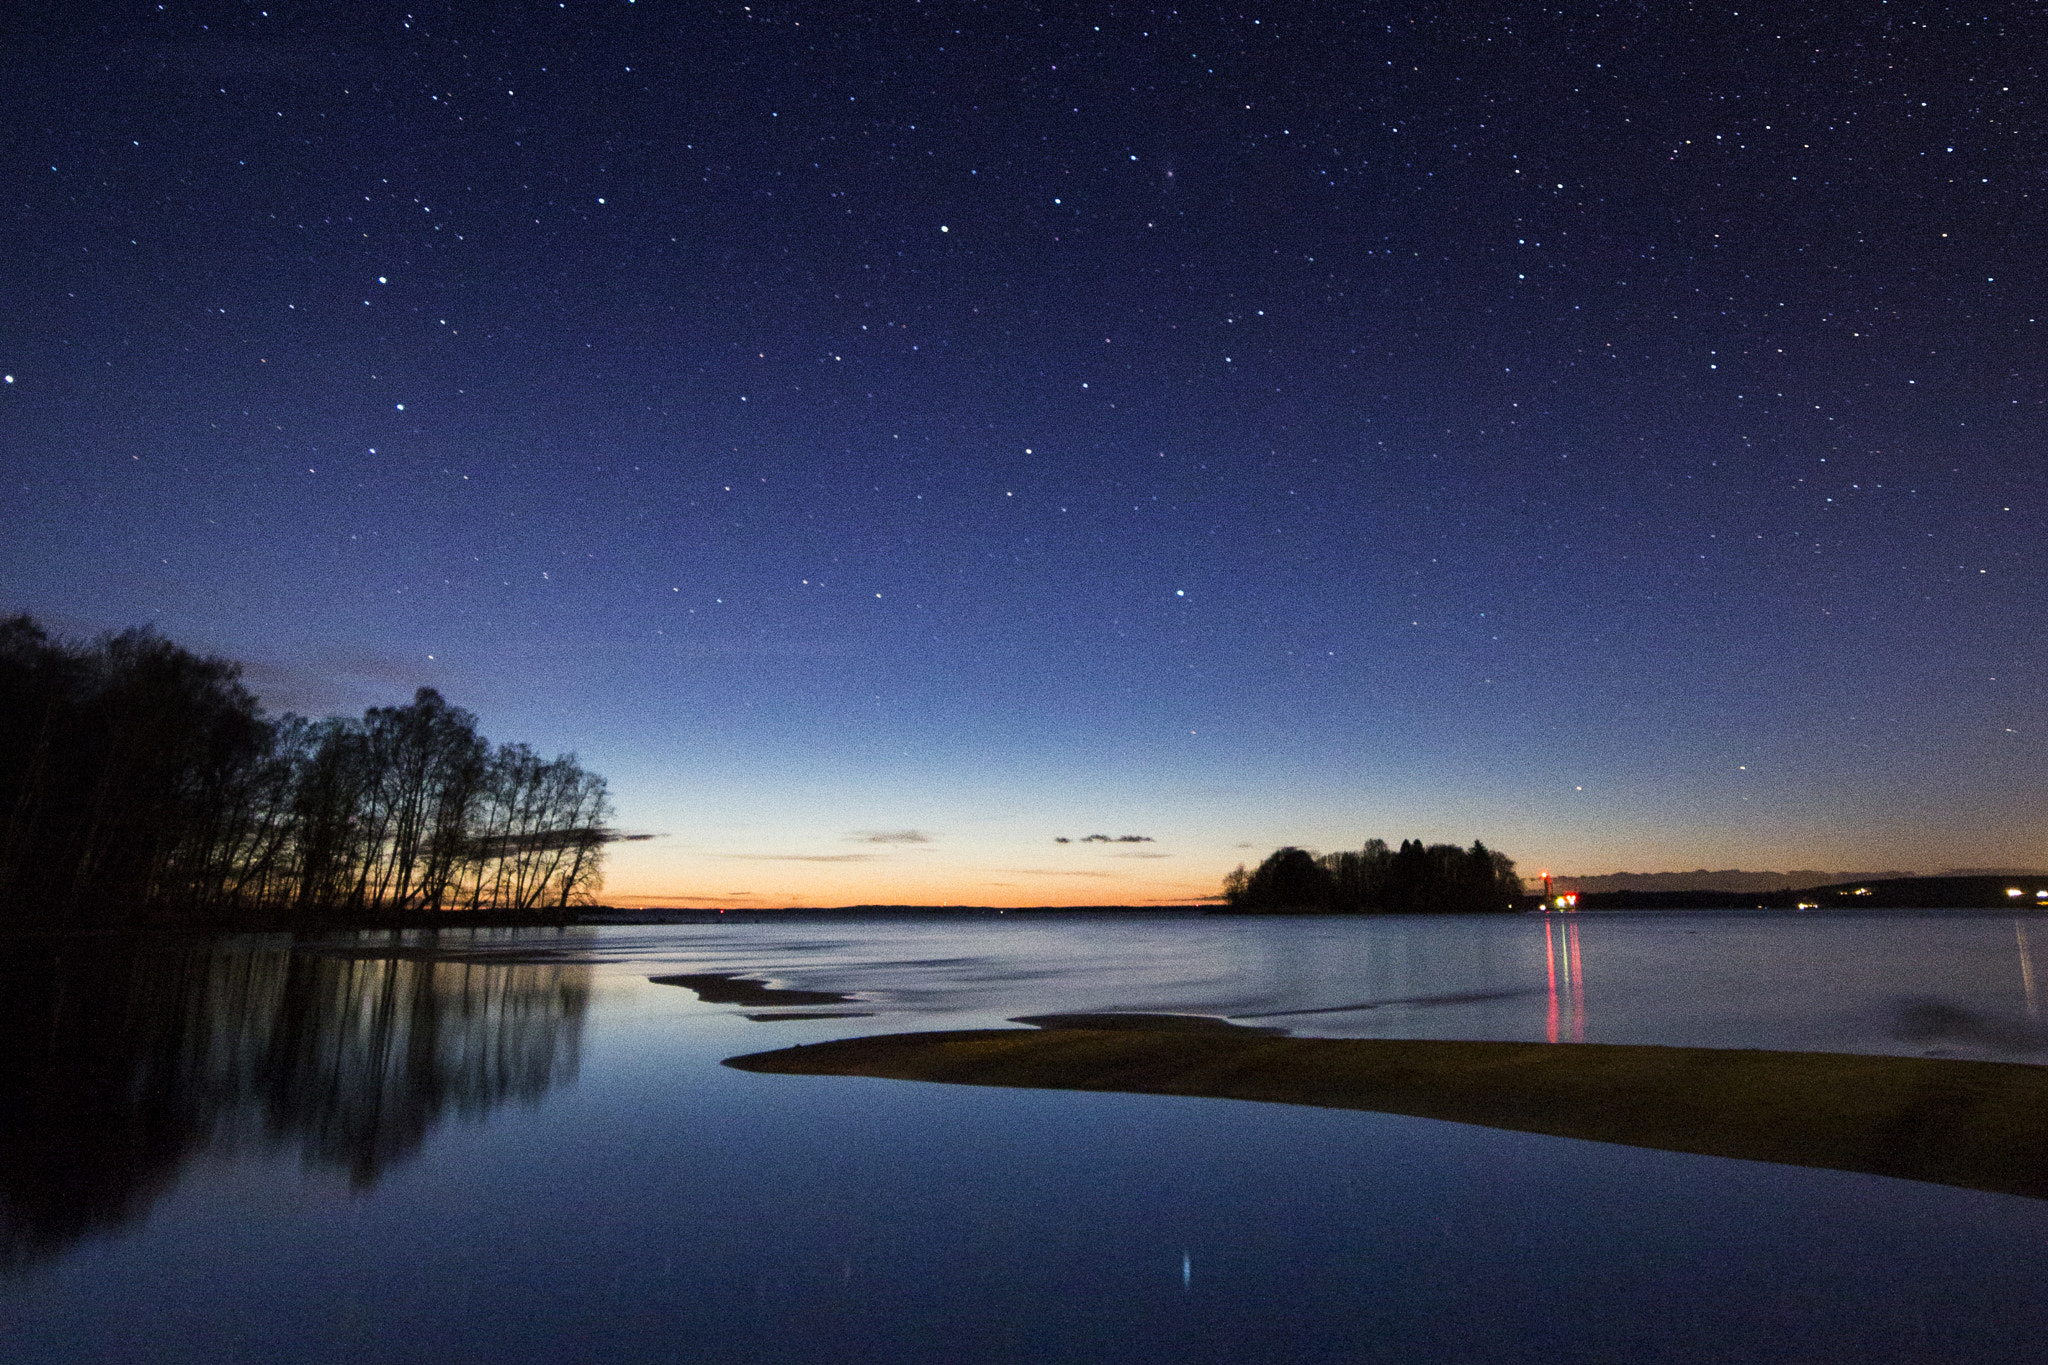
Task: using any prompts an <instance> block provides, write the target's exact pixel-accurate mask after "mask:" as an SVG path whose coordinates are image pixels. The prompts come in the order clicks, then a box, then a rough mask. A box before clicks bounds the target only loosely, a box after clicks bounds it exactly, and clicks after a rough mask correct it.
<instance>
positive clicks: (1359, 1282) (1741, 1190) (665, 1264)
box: [0, 913, 2048, 1365]
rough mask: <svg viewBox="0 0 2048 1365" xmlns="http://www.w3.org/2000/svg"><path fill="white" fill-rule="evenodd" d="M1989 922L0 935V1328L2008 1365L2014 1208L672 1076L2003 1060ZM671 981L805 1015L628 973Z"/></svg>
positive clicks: (36, 1358) (1074, 1356) (814, 1347)
mask: <svg viewBox="0 0 2048 1365" xmlns="http://www.w3.org/2000/svg"><path fill="white" fill-rule="evenodd" d="M2030 934H2032V935H2033V937H2034V938H2035V939H2039V940H2048V918H2044V919H2042V920H2039V921H2035V920H2015V919H2014V918H2013V917H2012V916H2009V915H2008V916H1991V915H1982V916H1979V915H1925V914H1915V915H1894V916H1872V917H1867V918H1860V919H1854V920H1850V919H1841V918H1824V917H1800V916H1767V915H1721V914H1704V913H1703V914H1659V915H1582V916H1574V917H1569V918H1566V917H1559V918H1555V919H1550V920H1541V919H1532V918H1512V919H1509V918H1499V919H1494V918H1488V919H1468V920H1430V919H1420V920H1398V921H1370V920H1365V921H1357V920H1322V919H1315V920H1290V919H1259V920H1231V919H1222V918H1196V917H1179V916H1148V917H1139V916H1134V917H1129V918H1117V919H1101V918H1088V919H1080V918H1062V917H1045V918H1020V917H1016V916H1003V917H993V916H991V917H981V918H967V917H962V918H951V919H925V920H905V919H879V918H878V919H874V920H863V921H849V920H831V921H824V920H819V921H812V922H807V923H763V922H759V921H755V922H751V923H745V924H721V923H712V924H706V925H679V926H673V927H664V928H655V929H649V928H618V929H604V930H595V931H585V932H581V933H568V934H561V935H557V934H552V933H538V934H532V933H526V934H498V935H481V936H476V937H471V936H468V935H462V936H450V935H444V936H442V938H441V939H440V940H439V941H438V942H434V941H431V940H428V939H425V938H422V937H419V936H411V937H408V938H406V939H404V940H402V941H399V942H396V943H394V942H393V941H392V940H390V939H388V938H384V937H378V938H374V939H364V940H360V941H344V940H336V941H333V942H329V943H325V944H318V945H307V944H300V945H296V946H294V945H292V944H290V943H288V942H285V941H281V940H260V939H240V940H227V941H217V942H208V943H192V942H189V941H188V942H182V943H179V942H167V941H155V942H147V943H144V942H126V941H102V942H97V943H93V944H79V943H76V942H72V943H66V944H63V945H61V946H59V945H54V944H50V943H40V944H39V943H35V942H23V941H15V942H12V943H8V944H6V945H5V946H4V954H5V955H4V966H0V1360H4V1361H7V1362H10V1365H30V1363H31V1362H46V1361H47V1362H55V1361H65V1362H70V1361H150V1362H182V1361H193V1362H202V1361H203V1362H209V1363H211V1362H232V1361H334V1362H343V1361H346V1362H383V1361H421V1362H436V1363H437V1365H441V1363H449V1362H461V1361H478V1362H483V1361H490V1362H524V1361H535V1362H539V1361H548V1362H555V1361H636V1362H638V1361H648V1362H656V1361H703V1362H764V1363H765V1362H804V1361H830V1362H834V1363H835V1365H839V1363H841V1362H868V1361H891V1362H895V1361H903V1362H916V1361H962V1362H983V1361H988V1362H995V1361H1019V1362H1026V1361H1033V1362H1035V1361H1077V1362H1079V1361H1090V1362H1096V1361H1110V1362H1152V1361H1158V1362H1176V1363H1177V1365H1178V1363H1181V1362H1209V1361H1214V1362H1230V1363H1231V1365H1242V1363H1243V1362H1258V1361H1326V1360H1327V1361H1340V1360H1341V1361H1350V1360H1358V1361H1524V1360H1526V1361H1617V1362H1621V1361H1628V1362H1642V1361H1700V1360H1740V1361H1788V1362H1789V1361H1799V1362H1815V1361H1854V1362H1857V1363H1858V1365H1867V1363H1868V1362H1877V1361H1914V1362H1919V1361H1973V1362H1974V1361H2027V1362H2034V1361H2038V1360H2041V1359H2043V1358H2048V1203H2043V1202H2040V1201H2034V1200H2027V1199H2021V1198H2015V1197H2010V1196H2001V1195H1991V1194H1982V1193H1976V1192H1971V1191H1964V1190H1955V1189H1948V1188H1945V1187H1938V1186H1931V1185H1919V1184H1913V1183H1909V1182H1904V1181H1897V1180H1889V1179H1885V1178H1882V1177H1873V1176H1858V1175H1849V1174H1842V1173H1838V1172H1828V1171H1812V1170H1803V1169H1796V1168H1788V1167H1778V1166H1768V1165H1761V1164H1756V1163H1749V1162H1740V1161H1731V1160H1724V1159H1717V1158H1710V1157H1692V1156H1681V1155H1673V1154H1668V1153H1659V1152H1649V1151H1641V1150H1636V1149H1631V1148H1623V1147H1613V1146H1605V1145H1600V1144H1594V1143H1586V1142H1577V1141H1572V1140H1569V1139H1560V1138H1546V1137H1538V1136H1530V1135H1524V1134H1515V1133H1504V1132H1496V1131H1492V1130H1487V1129H1481V1128H1471V1127H1463V1126H1459V1125H1454V1124H1446V1123H1438V1122H1433V1121H1429V1120H1421V1119H1409V1118H1400V1117H1393V1116H1383V1115H1376V1114H1362V1113H1350V1112H1336V1111H1319V1110H1310V1109H1298V1108H1289V1107H1283V1106H1272V1105H1254V1104H1244V1103H1237V1102H1232V1101H1218V1100H1197V1099H1176V1098H1163V1097H1148V1096H1129V1095H1084V1094H1069V1093H1059V1092H1024V1091H1004V1090H991V1089H976V1088H955V1087H947V1086H938V1085H922V1084H916V1083H909V1082H892V1081H875V1080H857V1079H845V1078H821V1077H792V1076H764V1075H753V1074H748V1073H743V1072H739V1071H735V1070H732V1069H729V1068H725V1067H721V1066H720V1065H718V1063H719V1061H720V1060H721V1059H723V1058H726V1057H730V1056H734V1055H737V1054H741V1053H746V1052H753V1051H760V1050H763V1049H767V1048H772V1047H780V1046H787V1045H789V1044H792V1043H797V1042H808V1041H816V1040H819V1039H823V1038H828V1037H842V1036H849V1035H854V1034H861V1033H869V1032H900V1031H905V1030H911V1029H925V1028H961V1027H982V1026H989V1025H993V1024H997V1023H1000V1022H1001V1021H1002V1020H1004V1019H1006V1018H1008V1017H1010V1016H1014V1015H1019V1014H1030V1013H1050V1012H1058V1011H1073V1010H1102V1009H1115V1010H1141V1011H1159V1010H1174V1011H1189V1012H1199V1013H1207V1014H1219V1015H1231V1016H1238V1017H1246V1018H1248V1017H1250V1016H1259V1022H1261V1023H1265V1024H1269V1025H1284V1026H1287V1027H1290V1028H1293V1029H1296V1030H1297V1031H1300V1032H1305V1033H1318V1034H1325V1035H1342V1036H1374V1037H1404V1036H1405V1037H1454V1038H1455V1037H1465V1038H1511V1039H1514V1038H1519V1039H1537V1040H1541V1039H1553V1040H1555V1041H1557V1042H1558V1043H1559V1044H1560V1045H1568V1044H1569V1043H1571V1042H1573V1041H1595V1042H1649V1043H1673V1044H1689V1045H1705V1046H1751V1047H1781V1048H1815V1049H1824V1050H1838V1051H1881V1052H1902V1053H1908V1054H1916V1055H1917V1054H1926V1053H1934V1054H1937V1055H1955V1056H1969V1057H1990V1058H1996V1059H2002V1060H2015V1061H2031V1062H2042V1061H2048V1027H2044V1021H2043V1020H2042V1019H2041V1018H2040V1012H2041V1002H2040V1000H2039V999H2038V996H2037V991H2036V977H2035V966H2034V959H2033V947H2032V943H2031V942H2030V940H2029V935H2030ZM2043 966H2044V967H2048V963H2044V964H2043ZM721 973H722V974H749V973H751V974H754V975H756V976H757V977H760V978H762V979H765V980H767V981H769V982H770V983H772V984H774V985H779V986H783V987H789V988H796V989H802V990H807V991H811V992H826V993H837V994H844V995H848V996H852V997H854V999H852V1000H850V1001H845V1002H839V1003H832V1002H830V1001H829V1000H828V999H822V998H820V997H818V996H815V995H814V996H809V997H796V998H795V1000H797V1001H808V1003H792V1000H791V998H788V997H785V998H783V999H782V1000H779V1001H778V1000H777V999H776V998H775V997H773V996H767V997H763V998H761V999H760V1000H758V1001H755V1002H753V1003H749V1002H748V1001H747V999H746V998H745V993H744V992H742V993H741V999H740V1000H739V1001H738V1002H737V1003H730V1004H708V1003H704V1002H703V1001H702V1000H701V999H700V998H699V995H698V993H697V992H695V991H693V990H691V989H687V988H684V987H680V986H675V985H661V984H655V983H653V982H651V981H650V980H649V978H651V977H661V976H673V975H686V976H699V977H701V976H705V975H709V974H721ZM700 984H701V983H700ZM2041 989H2043V990H2048V980H2044V981H2043V982H2042V983H2041ZM712 993H713V994H714V995H716V994H719V992H717V991H715V990H714V991H713V992H712ZM728 994H729V992H728ZM853 1013H864V1014H866V1015H867V1016H868V1017H845V1016H847V1015H849V1014H853Z"/></svg>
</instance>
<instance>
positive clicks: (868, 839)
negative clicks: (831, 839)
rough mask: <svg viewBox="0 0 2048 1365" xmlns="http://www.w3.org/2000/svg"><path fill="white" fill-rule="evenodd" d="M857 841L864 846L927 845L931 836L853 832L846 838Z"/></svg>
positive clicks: (911, 831) (907, 831)
mask: <svg viewBox="0 0 2048 1365" xmlns="http://www.w3.org/2000/svg"><path fill="white" fill-rule="evenodd" d="M846 837H847V838H849V839H858V840H860V841H861V842H862V843H864V844H928V843H930V842H931V841H932V836H931V835H929V834H926V833H925V832H924V831H922V830H915V829H899V830H855V831H854V832H853V833H852V834H849V835H847V836H846Z"/></svg>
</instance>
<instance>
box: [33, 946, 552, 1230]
mask: <svg viewBox="0 0 2048 1365" xmlns="http://www.w3.org/2000/svg"><path fill="white" fill-rule="evenodd" d="M589 979H590V969H589V968H588V967H587V966H582V965H577V964H573V963H560V962H547V963H533V962H502V963H500V962H475V961H459V962H451V961H441V960H435V959H433V958H432V957H430V956H426V955H423V954H419V953H417V952H409V953H406V954H405V955H404V956H402V957H390V958H378V957H374V956H369V955H366V954H364V953H361V952H357V953H352V954H349V955H347V956H331V955H324V954H319V953H308V952H304V951H293V949H292V947H291V945H290V944H289V943H287V942H285V941H282V940H275V939H273V940H255V941H252V940H248V939H242V940H235V941H213V942H207V943H202V944H193V943H190V942H186V943H183V944H163V943H156V944H146V943H138V942H133V941H114V940H108V941H97V942H92V941H77V940H73V941H66V942H62V943H58V942H41V943H29V944H17V945H13V946H12V947H11V948H10V949H9V950H8V951H7V952H6V953H5V954H4V957H0V1040H4V1046H0V1269H6V1268H19V1267H22V1266H25V1265H27V1264H30V1263H32V1262H35V1261H39V1260H43V1259H46V1258H48V1257H50V1256H53V1255H55V1254H58V1253H60V1252H62V1251H63V1250H64V1249H65V1248H67V1247H68V1246H70V1245H71V1244H72V1243H73V1242H75V1241H77V1240H78V1239H79V1238H81V1237H84V1236H86V1235H88V1234H91V1233H93V1232H96V1231H102V1230H110V1229H113V1228H117V1227H119V1226H121V1225H123V1224H125V1223H128V1222H130V1221H132V1220H134V1219H136V1218H138V1217H140V1216H141V1215H142V1214H144V1213H146V1212H147V1211H148V1209H149V1206H150V1205H151V1203H152V1202H153V1201H154V1200H155V1199H156V1198H157V1196H158V1195H160V1194H162V1193H163V1192H164V1191H165V1190H167V1189H169V1188H170V1186H171V1185H172V1184H173V1183H174V1181H175V1179H176V1177H177V1174H178V1171H179V1169H180V1167H181V1166H182V1165H183V1164H184V1162H185V1161H186V1160H187V1159H188V1158H189V1157H191V1156H192V1155H194V1154H195V1153H197V1152H198V1151H199V1150H201V1149H202V1148H203V1147H205V1146H206V1145H207V1144H208V1143H210V1142H215V1141H228V1140H236V1139H248V1138H251V1137H254V1138H255V1139H256V1140H261V1141H266V1142H270V1143H274V1144H278V1145H295V1146H297V1147H298V1148H299V1150H300V1151H301V1153H302V1154H303V1156H304V1159H305V1160H306V1161H307V1162H308V1163H309V1164H313V1165H319V1166H326V1167H331V1168H338V1169H341V1170H345V1171H347V1172H348V1174H349V1177H350V1179H351V1180H352V1181H354V1182H355V1183H357V1184H359V1185H367V1184H370V1183H371V1182H373V1181H375V1180H376V1179H377V1178H378V1176H379V1175H380V1174H381V1173H382V1172H383V1171H384V1170H385V1168H386V1167H388V1166H390V1165H391V1164H392V1163H393V1162H396V1161H400V1160H403V1159H404V1158H405V1157H407V1156H408V1155H410V1154H411V1153H412V1152H413V1151H414V1150H415V1149H416V1148H418V1147H419V1145H420V1144H421V1142H422V1141H424V1140H425V1138H426V1135H427V1133H428V1132H429V1131H430V1130H431V1129H432V1128H433V1127H434V1126H435V1124H437V1123H439V1122H440V1121H441V1120H442V1119H444V1118H447V1117H449V1116H450V1115H456V1116H460V1117H464V1118H472V1119H474V1118H480V1117H482V1116H483V1115H485V1114H487V1113H488V1112H490V1111H491V1110H492V1109H493V1108H495V1107H496V1106H498V1105H500V1104H503V1103H505V1102H506V1101H508V1100H515V1099H516V1100H523V1101H527V1102H532V1101H535V1100H538V1099H539V1098H540V1097H541V1096H542V1095H543V1094H545V1093H546V1092H547V1091H548V1090H549V1089H550V1088H551V1087H553V1086H556V1085H559V1084H562V1083H564V1082H566V1081H569V1080H571V1079H573V1078H574V1077H575V1074H576V1063H577V1057H578V1053H579V1050H580V1046H581V1033H582V1022H583V1014H584V1010H585V1008H586V1006H587V1004H588V999H589Z"/></svg>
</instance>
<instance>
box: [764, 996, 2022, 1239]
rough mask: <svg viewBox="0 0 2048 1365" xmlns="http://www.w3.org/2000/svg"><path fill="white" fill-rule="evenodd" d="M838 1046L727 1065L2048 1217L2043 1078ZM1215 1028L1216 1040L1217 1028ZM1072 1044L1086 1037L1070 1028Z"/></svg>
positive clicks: (1119, 1034) (1716, 1060) (1496, 1052)
mask: <svg viewBox="0 0 2048 1365" xmlns="http://www.w3.org/2000/svg"><path fill="white" fill-rule="evenodd" d="M1041 1018H1042V1020H1043V1022H1045V1023H1047V1024H1050V1025H1053V1026H1052V1027H1046V1028H1038V1029H978V1030H964V1031H958V1032H948V1033H905V1034H892V1035H886V1036H882V1037H875V1038H851V1039H843V1040H840V1041H836V1042H827V1043H816V1044H811V1045H808V1046H803V1047H793V1048H785V1049H782V1050H780V1051H775V1052H762V1053H755V1054H753V1055H750V1056H745V1057H734V1058H731V1059H729V1060H727V1062H726V1063H725V1064H726V1065H727V1066H731V1067H736V1068H738V1069H739V1070H742V1071H754V1072H765V1073H773V1074H778V1075H813V1076H871V1077H877V1078H884V1079H892V1080H907V1081H938V1082H944V1083H948V1084H953V1085H993V1086H1008V1087H1018V1088H1027V1089H1050V1090H1093V1091H1113V1092H1120V1093H1128V1094H1143V1095H1186V1096H1200V1097H1208V1098H1216V1099H1237V1100H1256V1101H1262V1102H1266V1103H1273V1104H1303V1105H1314V1106H1319V1107H1323V1108H1334V1109H1362V1110H1371V1111H1375V1112H1380V1113H1389V1114H1406V1115H1411V1116H1413V1117H1417V1118H1431V1119H1445V1120H1449V1121H1451V1122H1455V1123H1471V1124H1478V1125H1482V1126H1484V1127H1489V1128H1504V1129H1511V1130H1513V1131H1516V1132H1524V1133H1544V1134H1549V1135H1551V1136H1556V1137H1571V1138H1585V1139H1589V1140H1592V1141H1596V1142H1613V1143H1621V1144H1625V1145H1628V1146H1634V1147H1649V1148H1655V1149H1657V1150H1660V1151H1670V1152H1690V1153H1697V1154H1700V1155H1706V1156H1724V1157H1738V1158H1742V1159H1745V1160H1750V1161H1771V1162H1778V1163H1781V1164H1785V1165H1793V1166H1814V1167H1822V1168H1826V1169H1831V1170H1840V1171H1857V1172H1863V1173H1867V1174H1873V1175H1886V1176H1896V1177H1899V1178H1902V1179H1906V1180H1922V1181H1929V1182H1933V1183H1936V1184H1942V1185H1957V1186H1962V1187H1964V1188H1968V1189H1977V1190H1989V1191H1994V1192H1997V1193H2003V1194H2017V1195H2025V1196H2028V1197H2030V1198H2035V1199H2041V1198H2048V1068H2044V1067H2037V1066H2026V1065H2020V1064H2016V1063H2010V1062H1979V1061H1960V1060H1949V1059H1933V1058H1920V1057H1890V1056H1865V1055H1860V1054H1848V1053H1823V1052H1762V1051H1754V1050H1738V1049H1726V1050H1724V1049H1711V1048H1682V1047H1623V1046H1613V1045H1607V1044H1597V1043H1582V1044H1568V1045H1553V1044H1545V1043H1491V1042H1440V1041H1391V1040H1381V1039H1348V1038H1291V1037H1273V1036H1267V1035H1265V1034H1263V1033H1261V1032H1257V1031H1254V1030H1250V1029H1241V1028H1235V1027H1229V1026H1222V1027H1203V1026H1193V1027H1190V1026H1188V1025H1187V1024H1186V1023H1185V1022H1184V1021H1179V1022H1173V1023H1167V1022H1165V1021H1166V1020H1173V1019H1176V1017H1174V1016H1158V1017H1157V1018H1159V1019H1160V1020H1161V1021H1162V1022H1161V1023H1160V1024H1159V1025H1157V1026H1149V1027H1148V1026H1146V1025H1145V1024H1144V1023H1143V1022H1142V1021H1143V1020H1144V1019H1145V1018H1146V1016H1141V1015H1120V1016H1114V1017H1113V1021H1112V1019H1104V1020H1103V1021H1101V1022H1100V1023H1094V1022H1091V1021H1090V1020H1089V1017H1088V1016H1085V1015H1084V1016H1073V1015H1068V1016H1041ZM1218 1022H1219V1023H1220V1021H1218ZM1076 1025H1085V1026H1076Z"/></svg>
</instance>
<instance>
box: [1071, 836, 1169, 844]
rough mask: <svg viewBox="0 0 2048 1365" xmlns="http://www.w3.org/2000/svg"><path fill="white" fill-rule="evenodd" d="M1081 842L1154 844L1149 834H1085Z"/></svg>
mask: <svg viewBox="0 0 2048 1365" xmlns="http://www.w3.org/2000/svg"><path fill="white" fill-rule="evenodd" d="M1053 842H1054V843H1056V844H1071V843H1073V842H1074V841H1073V840H1072V839H1067V838H1055V839H1054V840H1053ZM1081 842H1082V843H1084V844H1149V843H1151V842H1152V836H1151V835H1149V834H1118V835H1114V836H1112V835H1108V834H1084V835H1082V836H1081Z"/></svg>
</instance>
